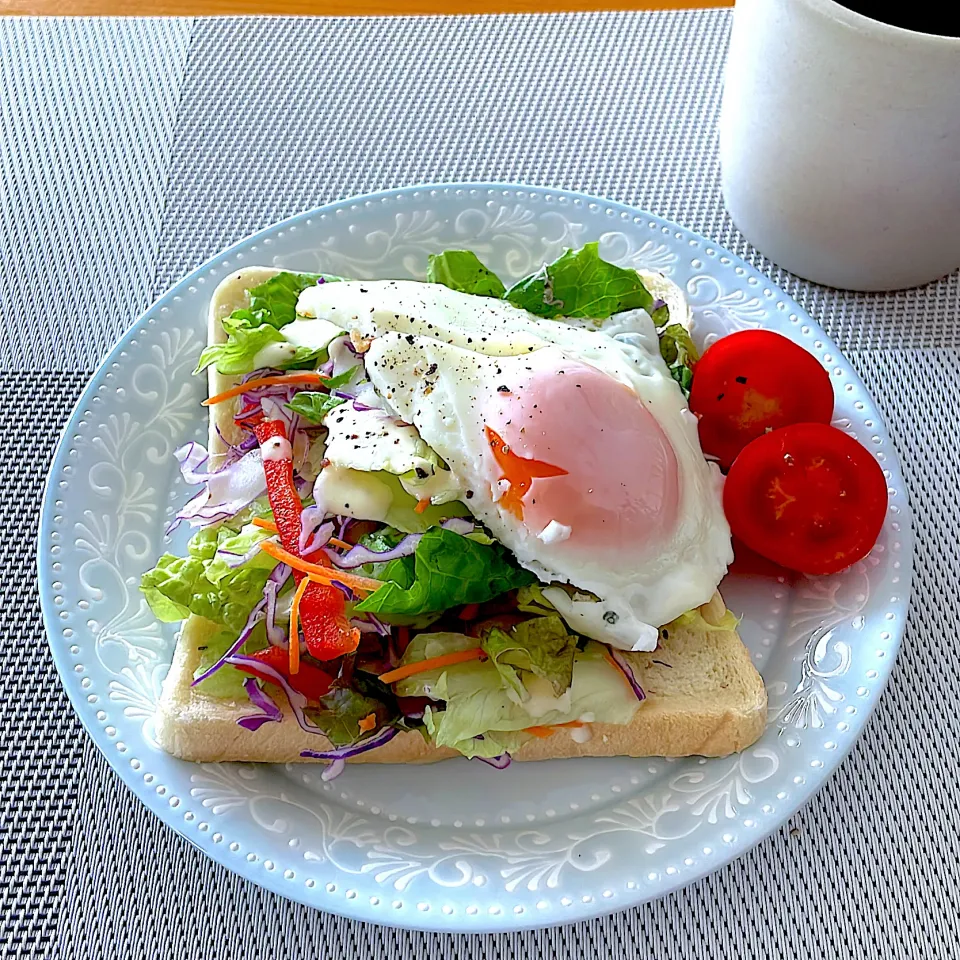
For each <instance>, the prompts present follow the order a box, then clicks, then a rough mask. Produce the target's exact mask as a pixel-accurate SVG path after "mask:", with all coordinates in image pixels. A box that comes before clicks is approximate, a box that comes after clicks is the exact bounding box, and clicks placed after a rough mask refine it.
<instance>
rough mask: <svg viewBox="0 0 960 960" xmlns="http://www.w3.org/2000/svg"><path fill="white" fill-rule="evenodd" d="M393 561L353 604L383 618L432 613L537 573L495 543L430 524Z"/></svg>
mask: <svg viewBox="0 0 960 960" xmlns="http://www.w3.org/2000/svg"><path fill="white" fill-rule="evenodd" d="M409 561H410V558H408V557H405V558H403V560H396V561H392V562H391V563H390V564H388V565H387V568H386V570H385V571H384V576H385V577H387V579H388V582H387V583H385V584H384V585H383V586H382V587H380V588H379V589H378V590H376V591H375V592H374V593H372V594H370V596H369V597H367V598H366V599H365V600H363V601H362V602H361V603H359V604H357V606H356V608H355V609H356V610H357V611H358V612H360V613H374V614H376V615H377V616H378V617H380V618H381V619H384V620H386V621H387V622H393V621H392V618H393V617H394V616H396V615H401V616H408V617H409V616H416V615H418V614H422V613H436V612H439V611H443V610H448V609H449V608H450V607H454V606H459V605H460V604H464V603H483V602H484V601H486V600H490V599H492V598H493V597H496V596H499V595H500V594H501V593H505V592H506V591H507V590H512V589H514V588H515V587H520V586H523V585H524V584H527V583H532V582H533V581H534V580H536V577H534V575H533V574H532V573H530V572H529V571H527V570H524V569H522V568H521V567H519V566H517V564H516V562H515V561H514V560H513V558H512V557H511V556H510V555H509V554H508V553H507V551H506V550H504V549H503V547H501V546H500V545H499V544H496V545H494V544H491V545H489V546H486V545H484V544H482V543H477V542H476V541H474V540H468V539H467V538H466V537H462V536H460V535H459V534H457V533H453V532H452V531H450V530H445V529H444V528H442V527H434V528H432V529H431V530H428V531H427V532H426V533H425V534H424V535H423V537H422V539H421V540H420V542H419V543H418V544H417V550H416V553H415V554H414V557H413V562H412V564H411V563H410V562H409Z"/></svg>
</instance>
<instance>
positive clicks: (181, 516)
mask: <svg viewBox="0 0 960 960" xmlns="http://www.w3.org/2000/svg"><path fill="white" fill-rule="evenodd" d="M174 455H175V456H176V458H177V460H178V461H179V462H180V473H181V475H182V476H183V479H184V480H185V481H186V482H187V483H190V484H198V483H202V484H203V485H204V489H203V490H202V491H201V492H200V493H199V494H197V496H195V497H194V498H193V499H192V500H191V501H190V502H189V503H188V504H187V505H186V506H185V507H183V508H182V509H181V510H180V512H179V513H178V514H177V515H176V517H174V519H173V522H172V523H171V524H170V525H169V526H168V527H167V533H170V532H171V531H172V530H173V529H174V528H175V527H177V526H178V525H179V524H180V522H181V521H183V520H187V521H189V522H190V525H191V526H194V527H202V526H206V525H207V524H210V523H215V522H217V521H219V520H226V519H228V518H229V517H233V516H236V514H238V513H239V512H240V511H241V510H243V509H244V508H245V507H247V506H249V505H250V504H251V503H252V502H253V501H254V500H256V498H257V497H259V496H260V495H261V494H263V493H264V492H265V491H266V489H267V478H266V475H265V474H264V472H263V461H262V459H261V457H260V451H259V449H257V450H251V451H250V452H249V453H246V454H244V455H243V456H242V457H241V458H240V459H239V460H235V461H233V462H232V463H227V464H226V465H224V466H222V467H221V468H220V469H218V470H214V471H213V472H204V473H201V472H200V470H199V467H201V466H203V465H205V464H208V463H209V460H210V455H209V454H208V453H207V450H206V447H204V446H203V444H201V443H196V442H195V441H194V442H191V443H188V444H186V445H185V446H182V447H180V448H179V449H178V450H177V451H176V452H175V454H174Z"/></svg>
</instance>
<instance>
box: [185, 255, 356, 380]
mask: <svg viewBox="0 0 960 960" xmlns="http://www.w3.org/2000/svg"><path fill="white" fill-rule="evenodd" d="M321 277H323V279H324V280H325V281H327V282H333V281H336V280H339V277H327V276H324V275H323V274H319V273H278V274H277V275H276V276H275V277H271V278H270V279H269V280H267V281H266V283H261V284H260V285H259V286H256V287H253V288H251V290H250V291H249V294H250V306H249V307H247V308H246V309H243V310H234V312H233V313H231V314H230V316H229V317H226V318H225V319H224V321H223V329H224V330H226V331H227V339H226V342H225V343H215V344H211V345H210V346H209V347H206V348H205V349H204V351H203V353H201V354H200V361H199V363H198V364H197V369H196V370H194V373H200V371H201V370H206V368H207V367H209V366H211V365H216V368H217V370H218V371H219V372H220V373H222V374H226V375H231V376H235V375H237V374H241V373H250V371H251V370H254V369H255V367H254V363H253V360H254V357H256V355H257V354H258V353H259V352H260V351H261V350H262V349H263V348H264V347H266V346H268V345H269V344H271V343H281V342H283V341H284V337H283V335H282V334H281V333H280V328H281V327H285V326H286V325H287V324H288V323H292V322H293V321H294V320H295V319H296V316H297V299H298V298H299V296H300V294H301V293H302V292H303V291H304V290H306V288H307V287H310V286H313V284H315V283H316V282H317V281H318V280H319V279H320V278H321ZM325 353H326V351H321V350H311V349H310V348H308V347H297V350H296V352H295V353H294V355H293V358H292V359H291V360H288V361H286V362H285V363H283V364H281V365H280V367H281V369H284V370H292V369H299V368H301V367H305V366H313V365H314V364H315V363H316V362H317V361H318V360H322V359H323V357H324V355H325Z"/></svg>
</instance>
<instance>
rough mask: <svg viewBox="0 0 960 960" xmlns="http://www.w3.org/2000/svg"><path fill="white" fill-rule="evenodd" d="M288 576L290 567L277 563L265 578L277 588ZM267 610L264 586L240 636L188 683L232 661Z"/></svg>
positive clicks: (213, 672) (204, 678)
mask: <svg viewBox="0 0 960 960" xmlns="http://www.w3.org/2000/svg"><path fill="white" fill-rule="evenodd" d="M289 576H290V568H289V567H288V566H287V565H286V564H285V563H278V564H277V565H276V566H275V567H274V568H273V570H271V571H270V576H269V577H268V578H267V583H269V582H271V581H273V582H274V583H275V584H276V585H277V589H278V590H279V588H280V587H281V586H283V584H284V583H285V582H286V579H287V577H289ZM266 610H267V595H266V587H264V595H263V597H261V598H260V600H259V602H258V603H257V605H256V606H255V607H254V608H253V609H252V610H251V611H250V615H249V616H248V617H247V622H246V623H245V624H244V627H243V630H241V631H240V636H239V637H237V639H236V640H234V641H233V643H232V644H230V646H229V647H228V648H227V651H226V653H224V655H223V656H222V657H221V658H220V659H219V660H218V661H217V662H216V663H215V664H213V666H212V667H209V668H208V669H206V670H204V671H203V673H201V674H200V676H199V677H196V678H195V679H194V680H193V682H192V683H191V684H190V686H191V687H195V686H196V685H197V684H198V683H202V682H203V681H204V680H206V679H207V677H211V676H213V674H215V673H216V672H217V671H218V670H219V669H220V668H221V667H222V666H223V665H224V664H225V663H230V662H232V660H233V658H234V657H235V656H238V655H239V651H240V650H241V649H242V647H243V645H244V644H245V643H246V642H247V640H249V639H250V634H251V633H253V630H254V627H256V625H257V624H258V623H259V622H260V621H261V620H262V619H263V618H264V617H265V616H266ZM255 662H259V661H255Z"/></svg>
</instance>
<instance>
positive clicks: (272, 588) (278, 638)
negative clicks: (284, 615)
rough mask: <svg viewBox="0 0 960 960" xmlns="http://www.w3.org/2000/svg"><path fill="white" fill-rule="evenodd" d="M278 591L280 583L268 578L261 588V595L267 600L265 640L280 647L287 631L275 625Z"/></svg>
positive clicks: (284, 640)
mask: <svg viewBox="0 0 960 960" xmlns="http://www.w3.org/2000/svg"><path fill="white" fill-rule="evenodd" d="M279 592H280V584H279V583H276V582H275V581H273V580H268V581H267V582H266V584H265V586H264V588H263V595H264V597H265V598H266V601H267V606H266V613H267V624H266V626H267V640H269V641H270V643H272V644H273V645H274V646H275V647H282V646H285V645H286V643H287V631H286V630H284V629H283V628H282V627H279V626H277V594H278V593H279Z"/></svg>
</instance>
